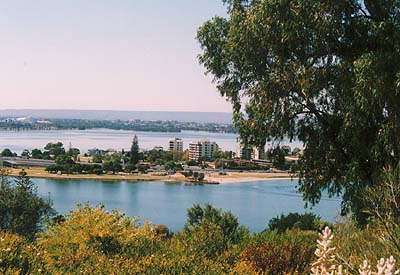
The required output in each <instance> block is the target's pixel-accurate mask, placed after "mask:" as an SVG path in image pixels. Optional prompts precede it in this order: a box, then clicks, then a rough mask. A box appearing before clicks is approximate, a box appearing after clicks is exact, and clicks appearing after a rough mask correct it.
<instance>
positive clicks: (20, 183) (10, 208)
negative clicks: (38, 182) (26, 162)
mask: <svg viewBox="0 0 400 275" xmlns="http://www.w3.org/2000/svg"><path fill="white" fill-rule="evenodd" d="M0 174H1V182H0V230H2V231H6V232H12V233H17V234H20V235H21V236H24V237H27V238H33V237H34V236H35V233H36V232H38V231H39V230H40V228H41V226H42V224H43V222H44V220H45V219H46V218H48V217H50V216H51V215H53V214H54V210H53V209H52V207H51V202H50V201H48V200H45V199H43V198H40V197H39V196H38V194H37V190H36V187H35V186H34V184H33V183H32V181H31V180H30V178H29V177H27V176H26V172H25V171H22V172H21V173H20V175H19V176H18V177H16V178H15V179H14V181H9V179H8V178H7V177H6V176H7V171H6V170H4V169H2V170H1V171H0Z"/></svg>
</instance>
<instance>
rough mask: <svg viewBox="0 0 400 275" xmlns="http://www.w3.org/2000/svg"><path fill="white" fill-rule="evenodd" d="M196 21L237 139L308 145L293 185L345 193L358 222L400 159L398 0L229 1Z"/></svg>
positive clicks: (315, 196)
mask: <svg viewBox="0 0 400 275" xmlns="http://www.w3.org/2000/svg"><path fill="white" fill-rule="evenodd" d="M225 2H228V3H229V9H228V15H227V17H226V18H221V17H214V18H213V19H212V20H209V21H207V22H205V23H204V24H203V26H201V27H200V29H199V30H198V33H197V39H198V41H199V42H200V45H201V48H202V50H203V51H202V54H201V55H200V57H199V60H200V63H202V64H203V65H204V66H205V69H206V71H207V73H210V74H212V75H213V77H214V79H213V81H214V83H216V85H217V88H218V90H219V91H220V93H221V95H223V96H225V97H226V98H227V99H228V100H229V101H231V102H232V104H233V110H234V116H233V118H234V121H235V125H236V126H237V127H238V128H239V132H240V137H241V140H242V142H243V143H245V144H250V145H257V146H258V145H264V144H265V142H266V139H269V140H272V141H280V140H282V139H283V138H285V137H286V138H289V139H293V138H297V139H299V140H300V141H302V142H303V143H304V147H305V150H304V154H303V155H302V156H301V160H300V165H301V169H300V172H301V173H300V177H301V180H300V184H299V190H300V191H301V192H302V193H303V196H304V198H305V199H306V200H308V201H309V202H311V203H317V202H318V201H319V200H320V199H321V194H322V192H321V191H322V190H327V191H328V193H329V194H330V195H336V194H339V193H342V194H343V204H342V210H343V211H342V212H343V213H346V212H349V211H350V210H351V211H352V212H353V213H354V217H355V218H356V219H357V220H358V222H359V223H361V224H363V223H365V222H366V218H368V214H367V213H365V212H364V211H363V210H364V209H365V206H366V205H365V204H364V200H363V197H364V196H365V194H366V192H365V190H366V188H367V187H368V186H376V185H378V184H379V175H380V174H381V173H382V171H383V168H384V167H388V166H394V165H396V164H397V163H398V162H399V161H400V143H399V142H398V139H397V137H398V136H400V127H398V125H400V108H399V102H400V92H399V91H400V85H399V83H400V44H399V43H398V41H399V40H400V28H399V25H400V21H399V20H400V17H399V16H398V14H399V12H398V11H399V9H400V2H399V1H378V2H379V4H374V3H378V2H376V1H366V0H365V1H358V0H350V1H349V0H340V1H321V0H318V1H311V0H306V1H304V0H295V1H285V0H260V1H242V0H238V1H225Z"/></svg>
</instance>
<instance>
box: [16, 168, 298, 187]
mask: <svg viewBox="0 0 400 275" xmlns="http://www.w3.org/2000/svg"><path fill="white" fill-rule="evenodd" d="M24 170H25V171H26V172H27V173H28V176H29V177H31V178H47V179H75V180H79V179H90V180H116V181H121V180H126V181H166V182H189V180H188V179H187V178H185V177H184V176H183V175H182V174H180V173H176V174H174V175H161V173H160V172H158V173H148V174H133V175H132V174H126V173H119V174H116V175H111V174H103V175H92V174H90V175H85V174H80V175H71V174H61V175H58V174H50V173H48V172H46V171H45V170H44V168H29V169H28V168H27V169H24ZM9 172H10V175H11V176H17V175H18V174H19V172H21V169H9ZM295 177H296V175H292V174H289V173H249V172H229V173H227V174H226V175H219V174H218V173H206V174H205V181H206V182H209V183H223V184H225V183H240V182H251V181H260V180H267V179H285V178H286V179H290V178H295Z"/></svg>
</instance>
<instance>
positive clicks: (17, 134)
mask: <svg viewBox="0 0 400 275" xmlns="http://www.w3.org/2000/svg"><path fill="white" fill-rule="evenodd" d="M135 134H136V135H137V136H138V138H139V146H140V148H141V149H153V148H154V147H155V146H163V147H164V148H165V149H166V148H168V147H167V146H168V141H169V140H170V139H172V138H174V137H179V138H182V139H183V142H184V143H183V145H184V148H185V149H187V148H188V147H189V143H190V142H191V141H196V140H201V139H209V140H211V141H215V142H217V144H218V145H219V146H220V147H221V148H222V150H226V151H230V150H231V151H235V150H236V149H237V147H238V143H237V135H236V134H225V133H209V132H196V131H183V132H181V133H158V132H134V131H122V130H121V131H118V130H108V129H94V130H83V131H79V130H67V131H0V150H3V149H4V148H9V149H11V150H12V151H13V152H17V153H20V152H22V151H23V150H24V149H28V150H32V149H35V148H39V149H42V148H43V147H44V146H45V145H46V144H47V143H48V142H57V141H61V142H62V143H63V144H64V146H65V147H66V148H68V146H69V144H70V143H71V144H72V146H73V147H76V148H79V149H80V150H81V152H82V153H85V152H87V150H88V149H91V148H94V147H96V148H99V149H116V150H121V149H125V150H129V149H130V146H131V144H132V139H133V136H134V135H135ZM290 145H291V146H292V147H295V146H296V147H302V144H301V143H299V142H294V143H290Z"/></svg>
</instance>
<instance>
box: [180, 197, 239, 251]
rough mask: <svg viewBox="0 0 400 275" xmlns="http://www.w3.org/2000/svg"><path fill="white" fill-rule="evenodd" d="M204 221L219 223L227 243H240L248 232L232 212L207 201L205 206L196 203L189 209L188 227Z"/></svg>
mask: <svg viewBox="0 0 400 275" xmlns="http://www.w3.org/2000/svg"><path fill="white" fill-rule="evenodd" d="M204 222H208V223H212V224H215V225H218V226H219V228H220V230H221V231H222V234H223V236H224V240H225V243H226V244H228V243H238V242H240V240H241V239H242V238H243V236H244V235H245V234H246V233H247V230H246V229H245V228H244V227H241V226H239V223H238V220H237V218H236V217H235V216H234V215H233V214H232V213H231V212H230V211H227V212H222V210H221V209H216V208H214V207H213V206H212V205H211V204H209V203H207V204H206V205H205V206H204V208H202V207H201V206H200V205H198V204H195V205H193V207H192V208H189V209H188V210H187V222H186V228H188V227H189V226H198V225H201V224H202V223H204Z"/></svg>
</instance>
